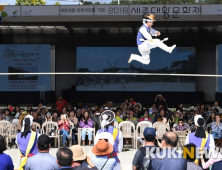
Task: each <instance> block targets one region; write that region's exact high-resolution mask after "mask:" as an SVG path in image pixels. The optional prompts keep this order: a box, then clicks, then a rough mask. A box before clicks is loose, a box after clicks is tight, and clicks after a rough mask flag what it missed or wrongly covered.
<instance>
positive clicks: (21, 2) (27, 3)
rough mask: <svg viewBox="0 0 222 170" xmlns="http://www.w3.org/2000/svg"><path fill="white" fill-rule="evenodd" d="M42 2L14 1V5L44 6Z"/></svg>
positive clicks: (33, 0)
mask: <svg viewBox="0 0 222 170" xmlns="http://www.w3.org/2000/svg"><path fill="white" fill-rule="evenodd" d="M45 4H46V2H45V1H44V0H16V3H15V5H45Z"/></svg>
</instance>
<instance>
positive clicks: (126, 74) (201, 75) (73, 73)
mask: <svg viewBox="0 0 222 170" xmlns="http://www.w3.org/2000/svg"><path fill="white" fill-rule="evenodd" d="M63 74H64V75H125V76H177V77H181V76H183V77H184V76H187V77H222V75H214V74H171V73H98V72H60V73H0V76H1V75H2V76H3V75H63Z"/></svg>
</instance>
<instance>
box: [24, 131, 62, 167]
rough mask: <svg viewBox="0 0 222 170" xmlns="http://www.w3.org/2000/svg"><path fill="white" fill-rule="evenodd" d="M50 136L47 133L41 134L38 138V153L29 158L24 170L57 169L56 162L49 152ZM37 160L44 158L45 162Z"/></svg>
mask: <svg viewBox="0 0 222 170" xmlns="http://www.w3.org/2000/svg"><path fill="white" fill-rule="evenodd" d="M50 141H51V140H50V138H49V137H48V136H47V135H41V136H40V137H39V138H38V142H37V146H38V153H37V154H36V155H34V156H32V157H30V158H28V161H27V163H26V166H25V170H44V169H50V170H57V169H59V166H58V164H57V163H56V158H54V157H53V156H51V155H50V154H49V150H50V146H51V142H50ZM39 160H44V162H45V163H39Z"/></svg>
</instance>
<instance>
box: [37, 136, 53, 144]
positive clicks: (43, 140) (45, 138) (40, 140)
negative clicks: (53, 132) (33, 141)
mask: <svg viewBox="0 0 222 170" xmlns="http://www.w3.org/2000/svg"><path fill="white" fill-rule="evenodd" d="M50 143H51V142H50V138H49V137H48V136H47V135H41V136H39V138H38V146H42V147H47V146H49V144H50Z"/></svg>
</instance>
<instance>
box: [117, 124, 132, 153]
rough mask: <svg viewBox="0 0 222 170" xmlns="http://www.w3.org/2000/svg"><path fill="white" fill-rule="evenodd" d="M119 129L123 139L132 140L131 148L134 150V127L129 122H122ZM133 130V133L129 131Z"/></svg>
mask: <svg viewBox="0 0 222 170" xmlns="http://www.w3.org/2000/svg"><path fill="white" fill-rule="evenodd" d="M119 129H120V130H121V131H122V135H123V138H130V139H133V148H134V149H135V125H134V123H132V122H130V121H124V122H121V123H120V124H119ZM131 129H133V133H132V131H131Z"/></svg>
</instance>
